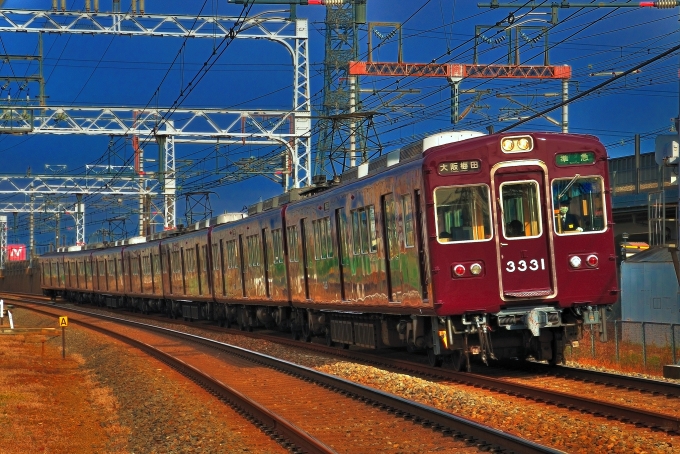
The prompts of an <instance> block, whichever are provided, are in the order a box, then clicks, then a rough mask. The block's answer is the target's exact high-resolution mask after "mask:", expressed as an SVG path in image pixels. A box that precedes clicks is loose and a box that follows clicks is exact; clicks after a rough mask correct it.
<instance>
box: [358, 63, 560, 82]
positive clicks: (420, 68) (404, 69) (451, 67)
mask: <svg viewBox="0 0 680 454" xmlns="http://www.w3.org/2000/svg"><path fill="white" fill-rule="evenodd" d="M349 74H350V75H352V76H395V77H462V78H465V77H470V78H471V77H474V78H488V79H491V78H500V79H516V78H522V79H570V78H571V67H570V66H567V65H564V66H541V65H471V64H470V65H468V64H461V63H379V62H362V61H353V62H350V63H349Z"/></svg>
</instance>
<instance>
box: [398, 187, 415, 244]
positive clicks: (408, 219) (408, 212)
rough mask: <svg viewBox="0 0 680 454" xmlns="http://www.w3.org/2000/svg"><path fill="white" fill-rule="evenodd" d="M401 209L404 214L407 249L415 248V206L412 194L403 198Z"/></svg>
mask: <svg viewBox="0 0 680 454" xmlns="http://www.w3.org/2000/svg"><path fill="white" fill-rule="evenodd" d="M401 207H402V212H403V213H404V243H405V245H406V247H413V246H415V244H416V234H415V228H414V226H413V204H412V202H411V194H404V195H402V196H401Z"/></svg>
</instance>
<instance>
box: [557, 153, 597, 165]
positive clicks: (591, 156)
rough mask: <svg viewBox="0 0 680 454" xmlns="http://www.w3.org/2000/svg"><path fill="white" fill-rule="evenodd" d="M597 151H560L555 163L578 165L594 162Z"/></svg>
mask: <svg viewBox="0 0 680 454" xmlns="http://www.w3.org/2000/svg"><path fill="white" fill-rule="evenodd" d="M594 162H595V153H593V152H592V151H584V152H581V153H560V154H558V155H556V156H555V164H557V165H558V166H577V165H582V164H593V163H594Z"/></svg>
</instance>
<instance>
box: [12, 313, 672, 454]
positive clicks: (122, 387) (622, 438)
mask: <svg viewBox="0 0 680 454" xmlns="http://www.w3.org/2000/svg"><path fill="white" fill-rule="evenodd" d="M17 312H18V317H17V318H18V319H19V317H20V319H21V323H25V324H28V325H31V324H32V325H33V326H35V325H36V324H38V325H40V323H42V324H43V325H42V326H46V324H47V323H49V324H50V326H54V325H53V321H50V320H46V319H45V318H44V317H41V316H36V315H31V314H29V313H27V312H25V311H21V315H19V313H20V312H19V311H17ZM116 314H117V315H118V316H123V317H125V314H122V313H116ZM147 323H148V321H147ZM159 324H162V325H163V326H167V327H170V328H172V329H176V330H178V331H183V332H189V333H192V334H196V335H201V336H204V337H208V338H212V339H215V340H217V341H221V342H226V343H229V344H232V345H236V346H240V347H243V348H247V349H251V350H254V351H258V352H261V353H265V354H268V355H271V356H275V357H277V358H282V359H285V360H287V361H291V362H294V363H297V364H300V365H303V366H307V367H310V368H314V369H317V370H320V371H323V372H326V373H329V374H333V375H336V376H339V377H342V378H345V379H348V380H352V381H355V382H359V383H362V384H364V385H367V386H371V387H374V388H377V389H380V390H383V391H385V392H389V393H392V394H395V395H398V396H401V397H404V398H406V399H410V400H414V401H417V402H421V403H423V404H426V405H431V406H433V407H436V408H439V409H441V410H443V411H447V412H450V413H453V414H456V415H458V416H461V417H464V418H469V419H471V420H474V421H477V422H480V423H484V424H489V425H492V426H494V427H496V428H497V429H499V430H503V431H506V432H509V433H513V434H515V435H518V436H522V437H524V438H527V439H530V440H533V441H535V442H537V443H541V444H544V445H547V446H550V447H552V448H555V449H559V450H562V451H565V452H569V453H579V454H580V453H583V454H586V453H587V454H591V453H593V454H599V453H602V454H605V453H607V454H609V453H636V454H642V453H677V452H680V437H679V436H677V435H669V434H667V433H665V432H662V431H655V430H651V429H647V428H640V427H636V426H635V425H633V424H626V423H621V422H618V421H611V420H607V419H605V418H600V417H595V416H592V415H590V414H581V413H579V412H576V411H569V410H566V409H562V408H558V407H555V406H553V405H546V404H543V403H538V402H534V401H531V400H526V399H523V398H516V397H512V396H505V395H501V394H498V393H494V392H490V391H486V390H483V389H479V388H474V387H470V386H466V385H460V384H450V383H443V382H436V381H433V380H426V379H421V378H417V377H412V376H409V375H405V374H400V373H395V372H391V371H386V370H383V369H380V368H377V367H374V366H367V365H362V364H356V363H351V362H348V361H345V360H340V359H338V358H333V357H330V356H326V355H319V354H315V353H310V352H308V351H305V350H303V349H296V348H290V347H285V346H282V345H279V344H276V343H272V342H269V341H265V340H256V339H251V338H247V337H242V336H239V335H235V334H229V333H228V332H226V331H225V333H224V334H220V333H214V332H212V331H206V330H201V329H200V328H199V327H186V326H184V325H177V324H172V323H159ZM50 342H52V341H50ZM59 342H60V341H59ZM69 348H70V349H72V350H73V351H74V352H75V351H78V352H79V354H80V355H82V357H83V359H84V363H83V367H84V368H87V369H90V370H92V371H93V375H94V377H96V380H95V383H96V385H97V386H101V387H105V388H107V389H111V390H112V393H113V395H114V396H115V398H116V399H117V402H118V404H117V407H116V412H117V413H118V419H119V421H120V424H121V425H122V426H124V427H129V428H130V435H129V439H128V443H127V448H126V449H123V450H120V451H116V452H131V453H143V452H159V453H160V452H164V453H174V452H201V453H212V452H215V453H221V452H225V453H231V452H257V453H260V452H284V451H283V449H282V448H280V447H279V446H278V445H272V444H271V443H273V442H271V440H270V439H269V438H268V437H266V436H265V435H261V438H257V437H251V436H248V437H242V436H240V434H239V431H245V430H246V428H244V427H243V426H242V425H238V424H237V427H236V428H230V427H228V426H226V425H225V422H224V418H223V417H219V418H218V417H216V416H215V414H216V413H217V412H221V413H224V412H225V411H226V410H224V408H225V407H224V405H223V404H221V403H220V402H218V401H216V399H214V398H213V397H212V396H210V395H209V394H207V393H205V395H203V396H200V398H197V396H196V394H195V392H194V393H193V394H192V393H186V392H185V390H184V389H183V386H182V383H183V382H184V379H183V378H182V377H179V376H173V374H174V375H177V374H176V373H175V372H174V371H172V370H170V369H167V368H165V369H164V370H163V371H162V373H160V371H158V370H156V369H154V367H152V366H150V365H149V362H148V361H146V360H145V357H144V356H143V355H142V354H141V353H136V352H134V350H133V349H130V348H127V347H124V346H121V344H118V343H115V342H111V341H107V340H106V339H105V338H103V337H101V336H99V335H95V334H88V333H85V332H81V334H76V331H75V330H73V334H70V333H69ZM170 376H172V379H169V378H168V377H170ZM573 386H574V389H573V390H571V391H570V392H578V388H579V386H580V384H579V383H578V382H576V383H574V385H573ZM642 396H643V395H642ZM643 398H644V397H642V399H643ZM211 399H212V400H213V401H215V402H211ZM207 404H210V405H207ZM236 416H238V415H236ZM241 419H242V418H241ZM242 424H249V423H248V422H247V421H245V420H243V419H242ZM386 448H387V447H386ZM83 452H85V451H83ZM107 452H113V451H107ZM394 452H399V453H411V452H418V451H416V450H413V449H409V446H404V444H399V445H398V446H395V447H394Z"/></svg>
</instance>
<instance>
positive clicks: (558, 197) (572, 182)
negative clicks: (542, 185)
mask: <svg viewBox="0 0 680 454" xmlns="http://www.w3.org/2000/svg"><path fill="white" fill-rule="evenodd" d="M579 178H581V174H579V173H577V174H576V175H574V178H572V179H571V181H570V182H569V184H568V185H567V187H565V188H564V189H562V192H560V193H559V195H558V196H557V203H559V202H560V199H561V198H562V196H563V195H564V194H566V193H567V191H568V190H569V188H571V187H572V186H573V185H574V183H576V180H578V179H579Z"/></svg>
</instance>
